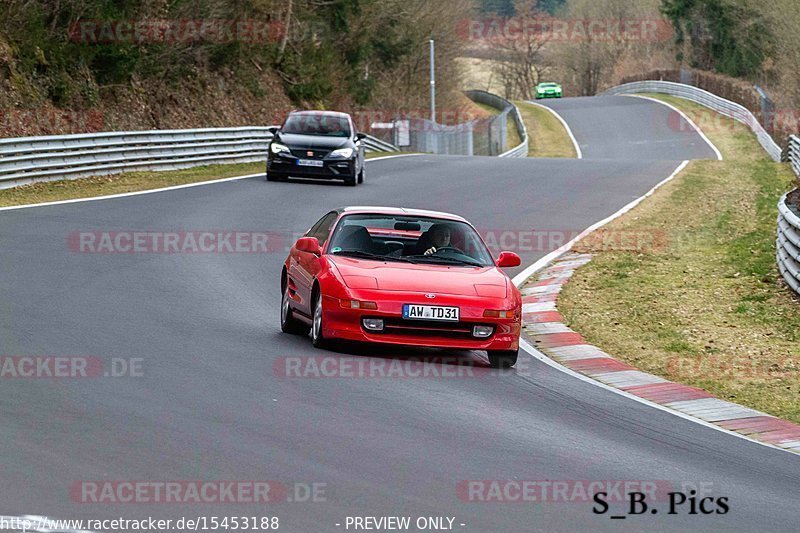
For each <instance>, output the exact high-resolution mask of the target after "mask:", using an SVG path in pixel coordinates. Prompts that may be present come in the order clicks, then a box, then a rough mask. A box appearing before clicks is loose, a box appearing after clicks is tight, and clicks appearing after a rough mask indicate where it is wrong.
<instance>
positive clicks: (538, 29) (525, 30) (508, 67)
mask: <svg viewBox="0 0 800 533" xmlns="http://www.w3.org/2000/svg"><path fill="white" fill-rule="evenodd" d="M537 4H538V2H537V0H517V1H516V2H515V8H516V13H517V16H516V17H515V18H514V19H513V20H505V21H501V20H498V21H494V22H495V23H496V24H495V25H496V28H495V30H496V31H497V33H494V32H495V30H493V29H487V30H486V35H485V37H486V38H488V39H489V40H490V42H491V50H492V52H493V54H494V56H495V59H496V60H497V62H496V63H495V68H494V70H495V73H496V74H497V76H498V77H499V78H500V80H501V83H502V84H503V86H504V88H505V97H506V98H512V99H519V98H521V99H530V98H533V96H534V93H535V87H536V85H537V84H538V83H539V82H540V81H541V80H542V76H543V75H544V74H545V73H546V72H547V71H548V70H549V65H548V64H547V63H546V61H545V59H544V56H543V52H544V50H545V47H546V46H547V44H548V41H549V36H548V34H547V32H546V31H543V29H544V28H543V26H544V25H543V23H544V22H545V21H546V18H547V17H546V16H545V15H546V14H545V13H542V12H541V11H540V10H539V9H538V5H537Z"/></svg>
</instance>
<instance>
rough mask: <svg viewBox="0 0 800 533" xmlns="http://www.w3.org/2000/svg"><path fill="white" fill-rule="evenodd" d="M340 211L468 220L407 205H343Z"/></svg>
mask: <svg viewBox="0 0 800 533" xmlns="http://www.w3.org/2000/svg"><path fill="white" fill-rule="evenodd" d="M340 211H341V212H342V213H347V214H350V215H351V214H354V213H355V214H375V215H396V216H412V217H428V218H441V219H445V220H455V221H458V222H467V220H466V219H465V218H463V217H460V216H458V215H454V214H452V213H443V212H441V211H428V210H426V209H408V208H405V207H373V206H350V207H343V208H342V209H341V210H340ZM467 223H468V222H467Z"/></svg>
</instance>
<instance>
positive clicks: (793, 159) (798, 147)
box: [783, 135, 800, 176]
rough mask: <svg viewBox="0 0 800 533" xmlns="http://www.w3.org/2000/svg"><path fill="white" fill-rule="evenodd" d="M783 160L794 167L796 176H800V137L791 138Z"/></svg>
mask: <svg viewBox="0 0 800 533" xmlns="http://www.w3.org/2000/svg"><path fill="white" fill-rule="evenodd" d="M783 160H784V161H787V162H789V163H790V164H791V165H792V170H794V174H795V176H800V137H797V136H796V135H790V136H789V143H788V144H787V146H786V150H785V151H784V152H783Z"/></svg>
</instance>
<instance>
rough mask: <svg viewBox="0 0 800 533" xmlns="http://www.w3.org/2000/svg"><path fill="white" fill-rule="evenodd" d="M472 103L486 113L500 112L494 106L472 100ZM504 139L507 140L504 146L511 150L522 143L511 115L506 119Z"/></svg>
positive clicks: (494, 113)
mask: <svg viewBox="0 0 800 533" xmlns="http://www.w3.org/2000/svg"><path fill="white" fill-rule="evenodd" d="M473 104H474V105H475V106H476V107H479V108H480V109H483V110H484V111H486V112H487V113H491V114H492V115H499V114H500V110H499V109H497V108H496V107H492V106H490V105H487V104H481V103H478V102H473ZM506 139H507V141H508V143H507V148H506V149H507V150H511V149H512V148H516V147H517V146H519V145H520V144H522V137H520V136H519V131H517V125H516V124H515V123H514V121H513V120H512V119H511V117H508V120H506Z"/></svg>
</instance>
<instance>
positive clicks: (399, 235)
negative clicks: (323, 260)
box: [328, 214, 494, 267]
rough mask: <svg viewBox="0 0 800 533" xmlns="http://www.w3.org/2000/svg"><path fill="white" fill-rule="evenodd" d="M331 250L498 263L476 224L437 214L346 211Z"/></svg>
mask: <svg viewBox="0 0 800 533" xmlns="http://www.w3.org/2000/svg"><path fill="white" fill-rule="evenodd" d="M328 253H329V254H333V255H349V256H352V257H360V258H364V259H372V258H374V259H376V260H388V261H392V260H394V261H404V262H412V263H426V264H437V265H448V266H469V267H476V266H480V267H488V266H493V265H494V260H493V259H492V255H491V254H490V253H489V250H487V248H486V246H485V245H484V244H483V241H482V240H481V238H480V236H479V235H478V233H477V232H476V231H475V230H474V229H473V228H472V226H470V225H469V224H465V223H463V222H459V221H456V220H447V219H440V218H433V217H415V216H400V215H397V216H395V215H385V214H353V215H346V216H344V217H342V219H341V220H340V221H339V224H338V225H337V226H336V229H335V230H334V232H333V236H332V237H331V242H330V246H329V247H328Z"/></svg>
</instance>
